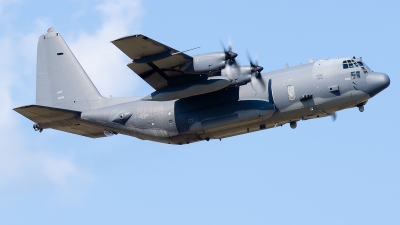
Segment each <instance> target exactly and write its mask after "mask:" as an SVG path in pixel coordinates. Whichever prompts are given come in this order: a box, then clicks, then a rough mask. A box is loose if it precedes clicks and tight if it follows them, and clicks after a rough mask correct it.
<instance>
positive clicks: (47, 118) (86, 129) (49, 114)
mask: <svg viewBox="0 0 400 225" xmlns="http://www.w3.org/2000/svg"><path fill="white" fill-rule="evenodd" d="M14 110H15V111H16V112H18V113H20V114H21V115H23V116H25V117H26V118H28V119H30V120H32V121H33V122H35V123H37V124H38V125H39V126H40V127H41V128H43V129H46V128H52V129H55V130H61V131H65V132H68V133H73V134H79V135H82V136H86V137H91V138H98V137H105V135H104V132H103V130H102V129H99V128H94V127H91V126H87V125H84V124H82V123H80V115H81V112H79V111H73V110H66V109H58V108H52V107H46V106H40V105H28V106H22V107H19V108H15V109H14Z"/></svg>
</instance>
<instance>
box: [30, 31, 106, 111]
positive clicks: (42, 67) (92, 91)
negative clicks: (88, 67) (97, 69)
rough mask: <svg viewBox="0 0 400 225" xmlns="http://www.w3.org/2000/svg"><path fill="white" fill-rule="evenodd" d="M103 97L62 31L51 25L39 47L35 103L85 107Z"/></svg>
mask: <svg viewBox="0 0 400 225" xmlns="http://www.w3.org/2000/svg"><path fill="white" fill-rule="evenodd" d="M102 99H103V97H102V96H101V95H100V93H99V92H98V91H97V89H96V87H95V86H94V85H93V83H92V81H91V80H90V78H89V77H88V76H87V74H86V72H85V71H84V70H83V68H82V66H81V65H80V64H79V62H78V60H77V59H76V58H75V56H74V54H73V53H72V52H71V50H70V49H69V47H68V45H67V44H66V43H65V41H64V39H63V38H62V37H61V35H60V34H59V33H58V32H57V31H54V30H53V28H50V29H49V30H48V31H47V34H43V35H42V36H40V38H39V43H38V48H37V71H36V104H37V105H42V106H49V107H54V108H61V109H70V110H78V111H83V110H87V109H90V108H91V107H90V105H91V104H92V103H94V102H99V101H101V100H102Z"/></svg>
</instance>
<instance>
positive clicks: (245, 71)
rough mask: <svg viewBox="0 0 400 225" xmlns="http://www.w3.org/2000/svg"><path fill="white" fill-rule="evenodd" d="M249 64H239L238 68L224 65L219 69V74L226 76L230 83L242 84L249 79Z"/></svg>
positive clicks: (250, 70) (250, 71)
mask: <svg viewBox="0 0 400 225" xmlns="http://www.w3.org/2000/svg"><path fill="white" fill-rule="evenodd" d="M251 73H252V68H251V66H241V67H239V69H236V68H232V67H226V68H225V69H223V70H221V76H223V77H226V78H227V79H228V80H229V81H230V82H231V83H232V85H244V84H247V83H249V82H250V81H251Z"/></svg>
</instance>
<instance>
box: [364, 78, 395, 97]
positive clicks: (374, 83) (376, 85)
mask: <svg viewBox="0 0 400 225" xmlns="http://www.w3.org/2000/svg"><path fill="white" fill-rule="evenodd" d="M366 81H367V91H368V94H369V95H370V96H371V97H373V96H375V95H376V94H378V93H379V92H381V91H383V90H384V89H385V88H387V87H388V86H389V84H390V79H389V76H388V75H386V74H384V73H371V74H369V75H368V76H367V78H366Z"/></svg>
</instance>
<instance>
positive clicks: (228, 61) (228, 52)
mask: <svg viewBox="0 0 400 225" xmlns="http://www.w3.org/2000/svg"><path fill="white" fill-rule="evenodd" d="M221 45H222V48H223V49H224V53H225V70H226V75H227V76H228V78H229V79H230V80H234V79H235V77H234V73H235V74H238V73H240V71H239V64H238V63H237V62H236V60H235V58H236V57H237V56H238V54H237V53H235V52H233V51H232V42H231V40H230V39H229V41H228V48H226V47H225V45H224V43H223V42H222V40H221ZM231 65H235V70H237V71H232V68H231Z"/></svg>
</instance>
